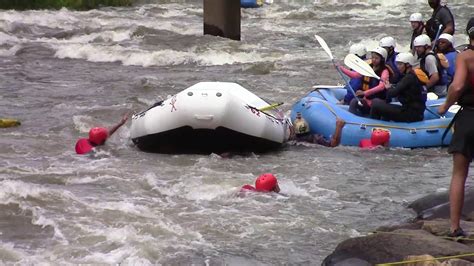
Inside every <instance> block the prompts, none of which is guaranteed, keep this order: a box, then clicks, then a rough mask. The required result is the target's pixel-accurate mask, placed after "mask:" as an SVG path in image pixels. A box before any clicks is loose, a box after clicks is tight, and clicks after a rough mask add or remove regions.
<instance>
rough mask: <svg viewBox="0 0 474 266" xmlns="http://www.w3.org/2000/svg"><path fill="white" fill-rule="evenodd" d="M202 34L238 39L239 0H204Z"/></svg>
mask: <svg viewBox="0 0 474 266" xmlns="http://www.w3.org/2000/svg"><path fill="white" fill-rule="evenodd" d="M204 34H209V35H214V36H222V37H225V38H229V39H233V40H238V41H240V0H204Z"/></svg>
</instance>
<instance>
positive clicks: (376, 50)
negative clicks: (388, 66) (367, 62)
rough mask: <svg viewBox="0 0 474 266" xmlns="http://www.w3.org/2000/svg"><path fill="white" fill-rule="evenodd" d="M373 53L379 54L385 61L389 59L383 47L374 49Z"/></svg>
mask: <svg viewBox="0 0 474 266" xmlns="http://www.w3.org/2000/svg"><path fill="white" fill-rule="evenodd" d="M371 52H372V53H376V54H379V55H380V56H381V57H382V58H383V60H386V59H387V50H385V48H383V47H380V46H378V47H375V49H373V50H372V51H371Z"/></svg>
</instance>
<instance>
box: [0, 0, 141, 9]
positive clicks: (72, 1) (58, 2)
mask: <svg viewBox="0 0 474 266" xmlns="http://www.w3.org/2000/svg"><path fill="white" fill-rule="evenodd" d="M131 4H132V0H0V9H18V10H26V9H51V8H52V9H60V8H62V7H66V8H70V9H78V10H87V9H93V8H97V7H100V6H129V5H131Z"/></svg>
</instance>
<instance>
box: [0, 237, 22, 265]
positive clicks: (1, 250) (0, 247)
mask: <svg viewBox="0 0 474 266" xmlns="http://www.w3.org/2000/svg"><path fill="white" fill-rule="evenodd" d="M24 257H27V254H26V253H25V252H23V251H21V250H19V249H17V248H15V245H14V244H12V243H3V242H0V258H1V261H2V263H6V264H8V263H13V262H20V261H21V258H24Z"/></svg>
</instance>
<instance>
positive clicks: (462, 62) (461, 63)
mask: <svg viewBox="0 0 474 266" xmlns="http://www.w3.org/2000/svg"><path fill="white" fill-rule="evenodd" d="M467 75H468V70H467V64H466V59H465V54H464V53H461V54H459V55H458V58H457V59H456V72H455V74H454V79H453V82H452V83H451V85H450V86H449V89H448V97H446V101H445V102H444V103H443V104H442V105H441V106H440V107H439V108H438V114H444V113H446V111H448V109H449V107H451V105H453V104H454V103H455V102H457V100H458V99H459V97H460V96H461V94H462V92H463V90H464V84H465V83H466V79H467Z"/></svg>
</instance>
